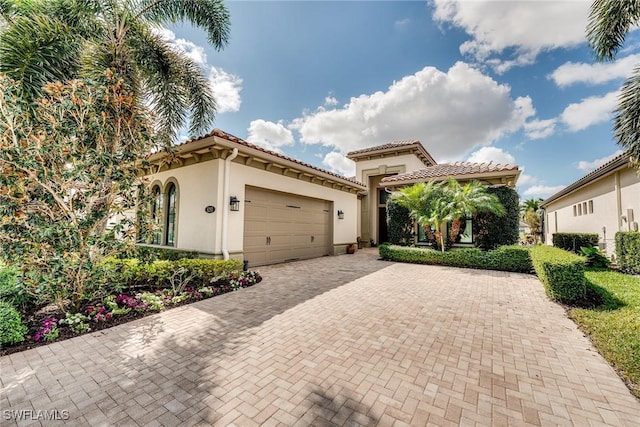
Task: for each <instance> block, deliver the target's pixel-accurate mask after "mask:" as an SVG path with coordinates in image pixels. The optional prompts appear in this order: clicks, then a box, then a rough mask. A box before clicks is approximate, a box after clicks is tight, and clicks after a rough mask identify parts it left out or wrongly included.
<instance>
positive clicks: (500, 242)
mask: <svg viewBox="0 0 640 427" xmlns="http://www.w3.org/2000/svg"><path fill="white" fill-rule="evenodd" d="M487 193H489V194H494V195H495V196H496V197H498V200H500V203H501V204H502V206H503V207H504V210H505V214H504V215H503V216H498V215H495V214H492V213H489V212H478V213H477V214H475V215H474V218H473V242H474V245H475V246H477V247H479V248H480V249H483V250H490V249H495V248H498V247H500V246H505V245H513V244H516V243H517V242H518V239H519V238H520V228H519V227H520V197H519V196H518V192H517V191H516V190H514V189H513V188H509V187H489V188H487Z"/></svg>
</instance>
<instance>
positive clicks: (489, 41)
mask: <svg viewBox="0 0 640 427" xmlns="http://www.w3.org/2000/svg"><path fill="white" fill-rule="evenodd" d="M541 3H543V4H541ZM432 4H433V6H434V12H433V18H434V20H435V21H437V22H440V23H443V24H451V25H453V26H455V27H459V28H461V29H463V30H464V31H465V32H466V33H467V34H469V35H470V36H471V40H468V41H466V42H464V43H463V44H462V45H461V46H460V52H461V53H462V54H468V55H471V56H472V57H474V58H475V59H476V60H477V61H481V62H485V63H487V64H489V65H491V66H493V67H494V69H495V70H496V71H497V72H504V71H506V70H508V69H509V68H511V67H513V66H517V65H527V64H531V63H533V62H534V61H535V58H536V56H537V55H538V54H539V53H540V52H542V51H544V50H550V49H554V48H559V47H572V46H577V45H578V44H580V43H583V42H584V41H585V26H586V24H587V17H588V15H589V6H590V2H588V1H561V2H558V1H546V2H540V1H451V0H432ZM505 51H509V52H511V51H513V57H512V58H511V59H504V58H499V57H497V56H498V55H501V54H503V53H504V52H505Z"/></svg>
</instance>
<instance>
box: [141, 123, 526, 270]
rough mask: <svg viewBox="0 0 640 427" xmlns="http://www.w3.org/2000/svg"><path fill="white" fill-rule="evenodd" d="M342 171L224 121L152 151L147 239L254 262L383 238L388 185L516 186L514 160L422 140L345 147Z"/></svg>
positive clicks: (322, 252) (302, 255)
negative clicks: (465, 155) (450, 153)
mask: <svg viewBox="0 0 640 427" xmlns="http://www.w3.org/2000/svg"><path fill="white" fill-rule="evenodd" d="M347 157H348V158H350V159H351V160H353V161H354V162H355V164H356V176H355V177H353V178H347V177H343V176H341V175H338V174H335V173H333V172H329V171H326V170H323V169H321V168H318V167H315V166H312V165H310V164H307V163H304V162H302V161H299V160H296V159H293V158H290V157H287V156H285V155H282V154H280V153H276V152H273V151H269V150H266V149H264V148H262V147H259V146H257V145H254V144H251V143H249V142H247V141H244V140H242V139H240V138H237V137H235V136H233V135H230V134H228V133H226V132H223V131H221V130H219V129H215V130H213V131H212V132H211V133H209V134H207V135H204V136H202V137H199V138H196V139H192V140H189V141H186V142H184V143H182V144H180V145H178V146H177V147H176V150H175V152H174V153H171V154H168V153H166V152H158V153H155V154H153V155H151V156H150V158H149V161H150V163H151V164H152V166H153V168H150V170H149V172H148V175H147V178H148V180H149V185H150V189H151V192H152V194H153V195H154V204H153V206H152V217H153V220H154V221H155V222H156V224H157V230H158V231H157V233H156V234H155V235H154V236H152V237H151V238H150V241H148V242H147V243H149V244H152V245H159V246H170V247H174V248H178V249H188V250H196V251H199V252H200V253H201V255H202V256H210V257H216V258H225V259H226V258H237V259H244V260H247V261H249V263H250V265H251V266H258V265H265V264H273V263H278V262H284V261H289V260H295V259H304V258H313V257H319V256H324V255H333V254H340V253H345V252H346V249H347V247H348V246H349V245H350V244H354V245H355V244H357V242H358V241H364V242H367V243H368V242H370V241H371V240H373V241H374V242H376V243H377V242H380V241H385V240H386V220H385V219H386V211H385V203H386V197H387V195H388V194H389V193H388V190H390V189H393V188H396V187H399V186H403V185H408V184H411V183H413V182H419V181H425V180H429V179H446V178H447V177H448V176H453V177H455V178H456V179H460V180H470V179H478V180H481V181H484V182H486V183H487V184H491V185H509V186H511V187H513V186H515V183H516V181H517V179H518V176H519V174H520V169H519V168H518V167H517V166H515V165H496V164H491V163H489V164H486V163H482V164H479V163H468V162H465V163H460V162H458V163H448V164H437V163H436V161H435V160H434V159H433V157H431V155H430V154H429V153H428V152H427V150H426V149H425V148H424V147H423V146H422V144H421V143H420V142H419V141H401V142H394V143H390V144H385V145H381V146H377V147H371V148H367V149H364V150H358V151H354V152H351V153H348V155H347Z"/></svg>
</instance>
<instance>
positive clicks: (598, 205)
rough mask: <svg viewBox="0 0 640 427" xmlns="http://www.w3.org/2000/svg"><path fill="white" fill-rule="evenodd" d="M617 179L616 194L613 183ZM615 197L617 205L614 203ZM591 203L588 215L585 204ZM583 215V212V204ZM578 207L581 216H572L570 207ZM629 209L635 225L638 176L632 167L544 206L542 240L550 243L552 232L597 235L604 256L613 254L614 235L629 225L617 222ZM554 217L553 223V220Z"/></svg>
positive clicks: (639, 217)
mask: <svg viewBox="0 0 640 427" xmlns="http://www.w3.org/2000/svg"><path fill="white" fill-rule="evenodd" d="M617 180H619V183H620V184H619V186H620V188H619V191H618V190H617V188H616V182H617ZM618 197H619V199H620V200H619V202H618ZM591 201H592V202H593V213H589V202H591ZM585 202H586V204H587V213H586V214H585V213H584V203H585ZM578 204H581V205H582V207H583V212H582V215H575V216H574V209H573V207H574V206H576V210H578V209H577V205H578ZM627 209H632V211H633V215H634V217H635V219H634V220H635V222H640V221H639V220H640V177H638V176H637V175H636V172H635V171H634V170H633V169H632V168H626V167H625V168H623V169H620V170H618V171H615V172H613V173H611V174H609V175H606V176H604V177H602V178H600V179H598V180H595V181H593V182H591V183H589V184H587V185H585V186H583V187H581V188H579V189H577V190H575V191H573V192H572V193H569V194H567V195H566V196H563V197H561V198H559V199H558V200H554V201H553V202H551V203H549V205H547V206H546V207H545V212H546V218H545V220H547V224H546V227H545V241H546V243H547V244H549V245H551V244H552V238H553V233H555V232H556V227H557V232H560V233H562V232H569V233H571V232H575V233H597V234H598V236H599V237H600V242H603V243H605V245H606V252H607V254H608V255H613V254H614V253H615V234H616V232H617V231H627V230H629V229H630V228H629V227H630V224H629V222H625V221H623V220H622V219H621V216H622V215H625V216H626V215H627ZM556 217H557V224H556V223H555V218H556Z"/></svg>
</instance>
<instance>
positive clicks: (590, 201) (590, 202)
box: [589, 200, 593, 214]
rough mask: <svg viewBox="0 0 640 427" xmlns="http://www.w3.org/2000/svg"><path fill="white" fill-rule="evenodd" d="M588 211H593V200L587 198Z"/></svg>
mask: <svg viewBox="0 0 640 427" xmlns="http://www.w3.org/2000/svg"><path fill="white" fill-rule="evenodd" d="M589 213H590V214H592V213H593V200H589Z"/></svg>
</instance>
